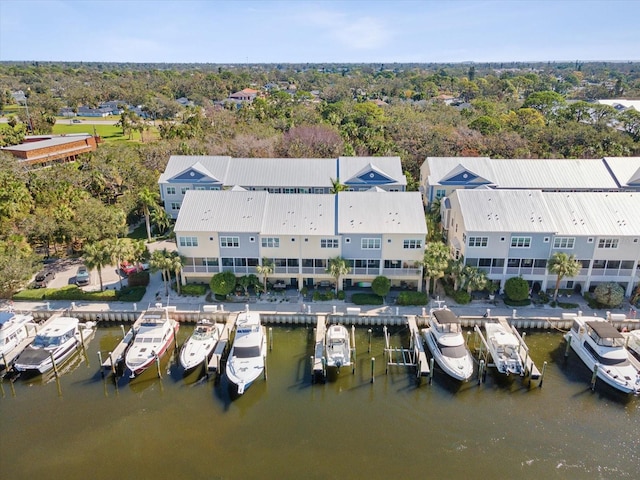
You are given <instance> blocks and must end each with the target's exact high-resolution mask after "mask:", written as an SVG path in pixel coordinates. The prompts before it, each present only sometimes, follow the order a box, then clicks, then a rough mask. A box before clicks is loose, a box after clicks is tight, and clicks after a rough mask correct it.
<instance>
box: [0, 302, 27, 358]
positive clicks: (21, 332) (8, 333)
mask: <svg viewBox="0 0 640 480" xmlns="http://www.w3.org/2000/svg"><path fill="white" fill-rule="evenodd" d="M30 327H31V328H30ZM34 331H35V325H34V324H33V316H32V315H23V314H19V313H14V312H0V361H2V362H3V363H4V360H3V359H4V358H6V357H9V356H10V355H13V356H14V357H15V356H16V355H17V354H19V353H20V352H16V351H15V349H16V348H18V346H19V345H20V344H22V343H23V342H24V340H26V339H27V338H29V336H32V335H33V332H34ZM7 362H9V363H10V361H9V359H8V358H7Z"/></svg>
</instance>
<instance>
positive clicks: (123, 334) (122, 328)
mask: <svg viewBox="0 0 640 480" xmlns="http://www.w3.org/2000/svg"><path fill="white" fill-rule="evenodd" d="M120 330H122V338H124V337H126V336H127V333H126V332H125V331H124V325H123V324H120Z"/></svg>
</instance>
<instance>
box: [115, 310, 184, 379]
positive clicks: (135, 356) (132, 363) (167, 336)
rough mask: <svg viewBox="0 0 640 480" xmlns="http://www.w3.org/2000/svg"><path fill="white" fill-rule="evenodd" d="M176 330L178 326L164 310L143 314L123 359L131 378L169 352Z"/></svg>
mask: <svg viewBox="0 0 640 480" xmlns="http://www.w3.org/2000/svg"><path fill="white" fill-rule="evenodd" d="M178 328H180V324H179V323H178V322H177V321H176V320H174V319H172V318H169V312H168V310H167V309H166V308H165V309H164V310H157V311H151V310H150V311H148V312H147V313H145V314H144V316H143V318H142V322H141V323H140V326H139V327H138V329H137V330H136V331H135V337H134V339H133V343H132V344H131V346H130V347H129V349H128V350H127V353H126V355H125V359H124V361H125V365H126V367H127V369H128V370H129V372H130V377H131V378H134V377H137V376H138V375H140V374H141V373H142V372H144V371H145V370H146V369H147V368H148V367H149V366H151V365H152V364H153V363H154V362H155V361H156V359H160V358H161V357H162V356H163V355H164V354H165V353H166V352H167V350H169V347H170V346H171V344H172V343H173V341H174V339H175V336H176V332H177V331H178Z"/></svg>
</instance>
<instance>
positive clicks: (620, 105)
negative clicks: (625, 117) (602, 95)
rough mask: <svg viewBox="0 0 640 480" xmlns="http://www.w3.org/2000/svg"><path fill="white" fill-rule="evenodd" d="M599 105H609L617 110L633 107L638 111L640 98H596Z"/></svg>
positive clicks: (639, 110) (639, 109)
mask: <svg viewBox="0 0 640 480" xmlns="http://www.w3.org/2000/svg"><path fill="white" fill-rule="evenodd" d="M598 103H599V104H600V105H609V106H610V107H613V108H615V109H616V110H618V111H619V112H623V111H625V110H629V109H635V110H636V111H638V112H640V100H626V99H624V98H614V99H611V100H598Z"/></svg>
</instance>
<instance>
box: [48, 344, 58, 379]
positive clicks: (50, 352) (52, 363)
mask: <svg viewBox="0 0 640 480" xmlns="http://www.w3.org/2000/svg"><path fill="white" fill-rule="evenodd" d="M49 357H50V358H51V365H53V373H54V374H55V376H56V378H58V366H57V365H56V361H55V359H54V358H53V352H52V351H49Z"/></svg>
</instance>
